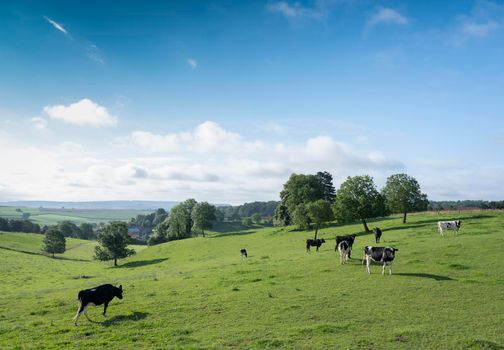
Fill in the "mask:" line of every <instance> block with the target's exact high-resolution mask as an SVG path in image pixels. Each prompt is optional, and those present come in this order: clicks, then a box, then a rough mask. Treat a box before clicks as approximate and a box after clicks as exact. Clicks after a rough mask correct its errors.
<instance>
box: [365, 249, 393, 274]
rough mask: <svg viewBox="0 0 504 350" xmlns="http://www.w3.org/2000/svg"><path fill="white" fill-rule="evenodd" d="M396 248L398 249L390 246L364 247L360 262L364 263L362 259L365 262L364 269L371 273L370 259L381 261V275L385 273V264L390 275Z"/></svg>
mask: <svg viewBox="0 0 504 350" xmlns="http://www.w3.org/2000/svg"><path fill="white" fill-rule="evenodd" d="M398 250H399V249H396V248H391V247H371V246H367V247H364V259H363V260H362V263H363V264H364V261H365V262H366V270H367V272H368V273H369V274H371V271H370V270H369V265H370V264H371V260H373V261H376V262H381V263H383V267H382V275H383V274H384V273H385V266H388V267H389V275H391V274H392V262H393V261H394V258H395V252H397V251H398Z"/></svg>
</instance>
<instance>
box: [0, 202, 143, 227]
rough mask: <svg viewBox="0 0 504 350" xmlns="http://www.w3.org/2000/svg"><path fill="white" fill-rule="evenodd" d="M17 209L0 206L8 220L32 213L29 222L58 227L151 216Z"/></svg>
mask: <svg viewBox="0 0 504 350" xmlns="http://www.w3.org/2000/svg"><path fill="white" fill-rule="evenodd" d="M16 209H18V208H17V207H2V206H0V217H3V218H6V219H21V218H22V215H23V213H30V217H29V220H31V221H33V222H34V223H37V224H39V225H56V224H58V223H60V222H62V221H72V222H73V223H75V224H77V225H78V224H81V223H85V222H87V223H90V224H93V223H100V222H109V221H115V220H119V221H129V220H130V219H131V218H133V217H136V216H137V215H138V214H142V215H145V214H150V213H151V212H152V211H145V210H99V209H49V208H25V207H21V208H19V209H21V210H22V211H21V212H20V211H16Z"/></svg>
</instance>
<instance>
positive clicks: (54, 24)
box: [44, 16, 70, 37]
mask: <svg viewBox="0 0 504 350" xmlns="http://www.w3.org/2000/svg"><path fill="white" fill-rule="evenodd" d="M44 18H45V19H46V20H47V22H49V23H50V24H51V25H52V26H53V27H54V28H56V29H57V30H59V31H60V32H62V33H63V34H66V35H67V36H68V37H70V33H69V32H68V31H67V30H66V29H65V28H64V27H63V25H61V24H59V23H58V22H56V21H55V20H52V19H50V18H49V17H47V16H44Z"/></svg>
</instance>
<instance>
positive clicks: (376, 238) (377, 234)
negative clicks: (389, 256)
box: [373, 227, 383, 243]
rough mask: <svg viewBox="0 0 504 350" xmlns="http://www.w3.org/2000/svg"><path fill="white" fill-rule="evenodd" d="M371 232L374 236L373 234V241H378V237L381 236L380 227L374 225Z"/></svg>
mask: <svg viewBox="0 0 504 350" xmlns="http://www.w3.org/2000/svg"><path fill="white" fill-rule="evenodd" d="M373 233H374V236H375V241H376V243H380V239H381V236H382V233H383V232H382V230H380V228H378V227H375V228H374V229H373Z"/></svg>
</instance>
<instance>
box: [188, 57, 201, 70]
mask: <svg viewBox="0 0 504 350" xmlns="http://www.w3.org/2000/svg"><path fill="white" fill-rule="evenodd" d="M187 64H188V65H189V66H191V68H198V61H196V60H195V59H194V58H188V59H187Z"/></svg>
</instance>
